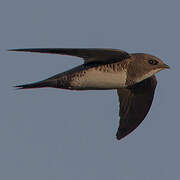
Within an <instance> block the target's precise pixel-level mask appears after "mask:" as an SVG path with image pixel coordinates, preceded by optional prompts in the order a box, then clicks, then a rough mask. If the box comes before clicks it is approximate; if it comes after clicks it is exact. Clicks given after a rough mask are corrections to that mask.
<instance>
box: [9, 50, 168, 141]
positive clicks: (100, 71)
mask: <svg viewBox="0 0 180 180" xmlns="http://www.w3.org/2000/svg"><path fill="white" fill-rule="evenodd" d="M9 51H21V52H37V53H50V54H61V55H70V56H77V57H80V58H83V59H84V63H83V64H82V65H79V66H77V67H75V68H72V69H70V70H68V71H65V72H62V73H60V74H57V75H55V76H52V77H50V78H48V79H45V80H42V81H39V82H35V83H31V84H25V85H18V86H15V87H16V88H18V89H29V88H43V87H52V88H60V89H69V90H107V89H116V90H117V94H118V96H119V102H120V105H119V109H120V110H119V116H120V121H119V128H118V131H117V134H116V137H117V139H118V140H120V139H122V138H123V137H125V136H126V135H128V134H129V133H131V132H132V131H133V130H134V129H135V128H136V127H137V126H138V125H139V124H140V123H141V122H142V121H143V120H144V118H145V116H146V115H147V113H148V111H149V109H150V106H151V104H152V100H153V97H154V92H155V88H156V85H157V80H156V77H155V74H156V73H157V72H159V71H161V70H163V69H169V66H168V65H166V64H165V63H163V61H162V60H160V59H159V58H157V57H155V56H153V55H150V54H144V53H133V54H130V53H127V52H125V51H122V50H118V49H100V48H90V49H76V48H47V49H10V50H9Z"/></svg>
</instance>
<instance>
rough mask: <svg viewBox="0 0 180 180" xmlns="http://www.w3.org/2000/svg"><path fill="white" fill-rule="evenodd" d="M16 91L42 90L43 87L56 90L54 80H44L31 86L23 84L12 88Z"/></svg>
mask: <svg viewBox="0 0 180 180" xmlns="http://www.w3.org/2000/svg"><path fill="white" fill-rule="evenodd" d="M14 87H15V88H17V89H32V88H43V87H54V88H57V81H56V80H44V81H39V82H35V83H31V84H23V85H18V86H14Z"/></svg>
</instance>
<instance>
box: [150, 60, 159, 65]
mask: <svg viewBox="0 0 180 180" xmlns="http://www.w3.org/2000/svg"><path fill="white" fill-rule="evenodd" d="M148 62H149V64H151V65H156V64H158V61H156V60H154V59H150V60H149V61H148Z"/></svg>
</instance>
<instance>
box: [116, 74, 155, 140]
mask: <svg viewBox="0 0 180 180" xmlns="http://www.w3.org/2000/svg"><path fill="white" fill-rule="evenodd" d="M156 85H157V80H156V77H155V76H152V77H150V78H148V79H145V80H144V81H142V82H140V83H138V84H135V85H133V86H131V87H129V88H124V89H118V90H117V93H118V96H119V102H120V110H119V115H120V123H119V128H118V131H117V134H116V137H117V139H118V140H120V139H122V138H123V137H125V136H126V135H128V134H129V133H131V132H132V131H133V130H134V129H136V128H137V127H138V125H139V124H140V123H141V122H142V121H143V120H144V118H145V116H146V115H147V113H148V111H149V109H150V107H151V104H152V100H153V97H154V91H155V88H156Z"/></svg>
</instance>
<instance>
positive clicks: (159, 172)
mask: <svg viewBox="0 0 180 180" xmlns="http://www.w3.org/2000/svg"><path fill="white" fill-rule="evenodd" d="M179 7H180V3H179V1H175V0H174V1H173V0H172V1H167V0H166V1H164V0H151V1H149V0H136V1H130V0H122V1H117V0H116V1H113V0H112V1H107V0H89V1H86V0H76V1H75V0H51V1H47V0H31V1H26V0H14V1H12V0H1V2H0V22H1V24H0V58H1V61H0V62H1V65H0V82H1V93H0V112H1V113H0V114H1V115H0V117H1V118H0V143H1V144H0V179H3V180H10V179H13V180H32V179H33V180H59V179H61V180H70V179H78V180H81V179H82V180H92V179H93V180H101V179H103V180H129V179H133V180H154V179H162V180H169V179H179V176H180V175H179V164H180V156H179V152H180V143H179V138H180V133H179V132H180V131H179V127H180V121H179V119H180V118H179V91H180V85H179V78H180V77H179V75H180V73H179V66H180V60H179V51H180V35H179V34H180V21H179V18H180V11H179ZM29 47H31V48H35V47H40V48H43V47H51V48H52V47H74V48H76V47H82V48H86V47H88V48H89V47H91V48H92V47H101V48H106V47H108V48H119V49H122V50H125V51H128V52H130V53H134V52H144V53H150V54H153V55H156V56H158V57H160V58H161V59H162V60H163V61H164V62H165V63H167V64H168V65H169V66H170V67H171V70H166V71H162V72H160V73H159V74H158V75H157V78H158V86H157V88H156V93H155V98H154V101H153V104H152V107H151V110H150V112H149V114H148V115H147V117H146V119H145V120H144V121H143V123H142V124H141V125H140V126H139V127H138V128H137V129H136V130H135V131H134V132H133V133H131V134H130V135H129V136H127V137H126V138H124V139H123V140H121V141H117V140H116V138H115V134H116V130H117V128H118V121H119V117H118V114H119V113H118V111H119V109H118V98H117V95H116V92H115V91H87V92H71V91H65V90H58V89H50V88H47V89H37V90H26V91H24V90H22V91H15V90H14V89H13V88H12V86H14V85H18V84H22V83H29V82H33V81H38V80H42V79H44V78H48V77H49V76H52V75H54V74H57V73H59V72H62V71H65V70H67V69H69V68H72V67H74V66H76V65H79V64H81V63H82V60H81V59H78V58H74V57H68V56H58V55H47V54H30V53H15V52H7V51H6V49H9V48H29Z"/></svg>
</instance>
